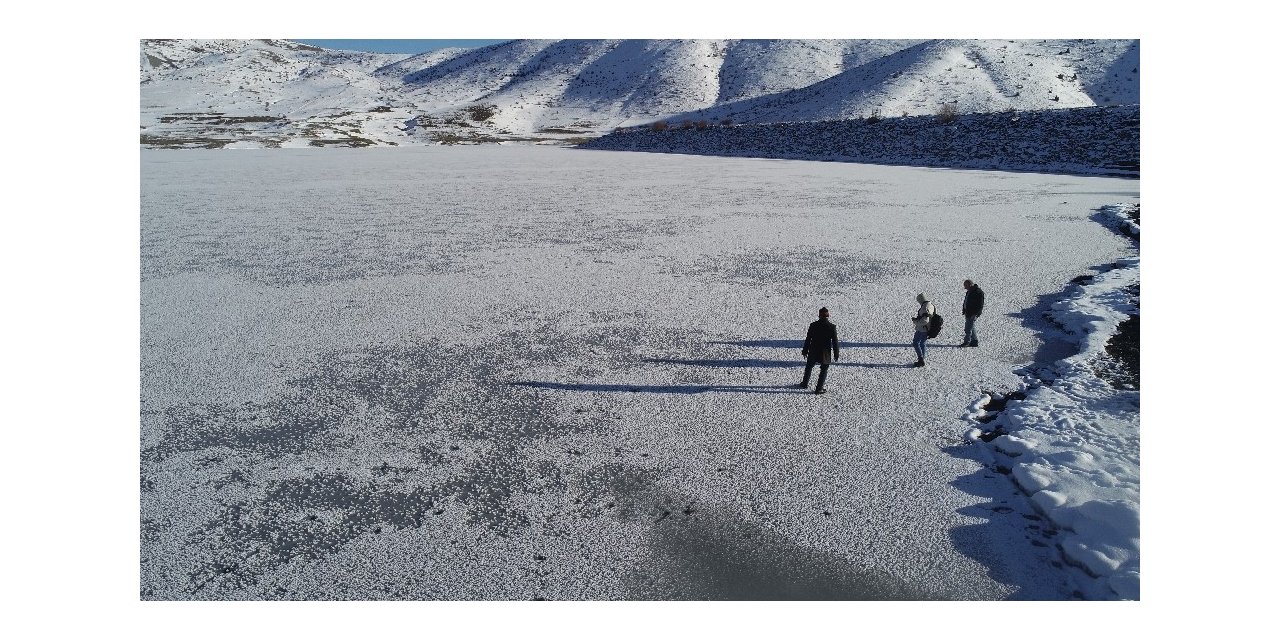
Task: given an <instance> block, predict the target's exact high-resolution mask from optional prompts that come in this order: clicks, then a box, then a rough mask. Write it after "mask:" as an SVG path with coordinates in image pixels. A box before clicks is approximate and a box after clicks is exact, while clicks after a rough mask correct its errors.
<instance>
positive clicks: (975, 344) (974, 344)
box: [969, 341, 978, 347]
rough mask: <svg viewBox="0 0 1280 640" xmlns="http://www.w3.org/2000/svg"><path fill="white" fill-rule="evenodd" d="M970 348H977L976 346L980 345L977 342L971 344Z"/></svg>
mask: <svg viewBox="0 0 1280 640" xmlns="http://www.w3.org/2000/svg"><path fill="white" fill-rule="evenodd" d="M969 346H971V347H976V346H978V343H977V341H974V342H970V343H969Z"/></svg>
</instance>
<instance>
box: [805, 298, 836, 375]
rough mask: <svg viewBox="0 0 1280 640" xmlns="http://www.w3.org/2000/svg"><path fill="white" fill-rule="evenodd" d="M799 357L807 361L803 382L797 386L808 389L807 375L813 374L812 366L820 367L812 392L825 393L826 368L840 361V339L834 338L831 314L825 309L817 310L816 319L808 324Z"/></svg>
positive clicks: (834, 329) (834, 330) (834, 331)
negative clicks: (816, 382)
mask: <svg viewBox="0 0 1280 640" xmlns="http://www.w3.org/2000/svg"><path fill="white" fill-rule="evenodd" d="M833 354H834V357H832V355H833ZM800 355H802V356H805V357H806V358H807V360H806V361H805V365H804V380H802V381H801V382H800V385H799V386H801V387H804V388H806V389H807V388H809V374H810V373H812V372H813V365H815V364H816V365H821V369H819V371H818V386H817V387H815V388H814V389H813V392H814V393H826V392H827V390H826V388H825V386H824V385H825V383H826V382H827V367H829V366H831V362H832V361H834V360H839V359H840V338H839V337H838V336H836V325H834V324H832V323H831V312H830V311H827V308H826V307H823V308H821V309H818V319H817V320H814V321H813V322H811V323H810V324H809V332H808V333H807V334H805V337H804V348H802V349H800Z"/></svg>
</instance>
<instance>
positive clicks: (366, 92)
mask: <svg viewBox="0 0 1280 640" xmlns="http://www.w3.org/2000/svg"><path fill="white" fill-rule="evenodd" d="M140 66H141V105H142V109H141V142H142V145H143V146H146V147H154V148H235V147H306V146H376V145H421V144H451V143H481V142H517V141H520V142H532V143H555V144H564V143H578V142H583V141H585V140H586V139H590V138H595V137H597V136H600V135H603V134H606V133H609V132H612V131H614V130H615V129H618V128H624V129H625V128H629V127H639V126H650V125H652V124H653V123H655V122H670V123H682V122H711V123H715V124H722V123H732V124H770V123H784V122H787V123H803V122H822V121H841V120H855V119H856V120H865V119H868V118H870V119H873V120H878V119H891V118H903V117H908V118H909V117H913V116H926V115H928V116H932V115H937V114H939V113H945V114H954V115H964V114H982V113H999V112H1010V111H1041V110H1050V109H1067V108H1078V107H1093V106H1120V105H1137V104H1139V100H1138V98H1139V94H1140V91H1139V85H1140V69H1139V41H1138V40H514V41H510V42H504V43H502V44H497V45H492V46H488V47H482V48H478V49H444V50H439V51H433V52H430V53H425V54H420V55H415V56H408V57H406V56H403V55H398V54H384V53H361V52H354V51H339V50H332V49H322V48H318V47H313V46H309V45H304V44H301V43H297V42H291V41H288V40H143V41H141V51H140Z"/></svg>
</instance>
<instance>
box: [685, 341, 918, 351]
mask: <svg viewBox="0 0 1280 640" xmlns="http://www.w3.org/2000/svg"><path fill="white" fill-rule="evenodd" d="M707 344H725V345H731V346H735V347H771V348H774V349H795V350H797V351H798V350H800V349H802V348H804V340H721V341H715V342H708V343H707ZM910 346H911V343H909V342H908V343H901V344H899V343H896V342H844V341H841V342H840V348H841V349H878V348H882V347H910Z"/></svg>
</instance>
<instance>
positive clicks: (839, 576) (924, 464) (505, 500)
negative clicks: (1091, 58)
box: [140, 147, 1139, 599]
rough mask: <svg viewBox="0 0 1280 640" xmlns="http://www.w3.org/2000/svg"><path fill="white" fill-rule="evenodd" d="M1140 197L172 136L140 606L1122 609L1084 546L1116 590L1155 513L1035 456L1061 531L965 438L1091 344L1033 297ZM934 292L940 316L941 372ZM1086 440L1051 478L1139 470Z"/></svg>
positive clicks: (1012, 180) (155, 257)
mask: <svg viewBox="0 0 1280 640" xmlns="http://www.w3.org/2000/svg"><path fill="white" fill-rule="evenodd" d="M1138 187H1139V185H1138V182H1137V181H1133V180H1121V179H1114V178H1086V177H1066V176H1049V175H1034V174H1012V173H999V172H988V171H948V170H936V169H918V168H907V167H882V166H866V165H854V164H832V163H816V162H800V161H780V160H759V159H745V158H710V157H690V156H680V155H655V154H624V153H616V152H614V153H610V152H594V151H583V150H570V149H556V148H538V147H471V148H452V149H450V148H431V147H426V148H412V149H366V150H347V149H314V150H311V149H297V150H292V149H278V150H237V151H220V152H207V151H163V152H153V151H143V152H142V256H141V258H142V265H141V266H142V282H141V295H142V298H141V301H142V336H141V337H142V345H141V347H142V363H141V365H142V387H141V391H142V409H143V414H142V432H141V437H142V440H141V449H142V451H141V453H142V468H141V477H140V487H141V503H142V508H141V517H142V522H141V546H142V566H141V592H142V597H143V598H144V599H165V598H174V599H192V598H194V599H253V598H266V599H295V598H309V599H344V598H359V599H399V598H424V599H441V598H443V599H490V598H505V599H533V598H547V599H623V598H626V599H653V598H658V599H679V598H695V599H697V598H708V599H718V598H740V599H770V598H800V599H821V598H838V599H861V598H865V599H880V598H897V599H915V598H946V599H999V598H1017V599H1059V598H1070V597H1073V595H1074V596H1075V597H1079V596H1081V595H1083V596H1085V597H1102V596H1100V595H1099V594H1098V592H1097V590H1093V589H1091V588H1090V587H1091V586H1092V582H1091V580H1089V579H1084V578H1083V576H1084V575H1085V574H1084V573H1083V572H1080V571H1078V570H1076V569H1073V568H1072V567H1070V566H1069V563H1064V561H1063V553H1064V551H1063V550H1065V553H1066V558H1067V560H1069V562H1074V563H1081V564H1084V565H1085V566H1090V564H1089V563H1091V562H1092V563H1094V564H1098V563H1102V564H1105V563H1106V562H1111V563H1113V564H1115V565H1116V569H1115V570H1114V571H1113V573H1112V574H1110V575H1112V577H1113V578H1114V579H1112V580H1111V581H1110V584H1112V585H1117V584H1118V585H1120V588H1121V589H1123V585H1124V578H1125V576H1124V575H1121V574H1123V572H1126V571H1129V570H1131V569H1132V570H1136V566H1131V565H1135V564H1136V563H1129V558H1128V557H1122V556H1121V555H1120V554H1118V553H1113V552H1112V551H1111V550H1110V549H1104V548H1100V547H1099V546H1097V545H1096V544H1095V543H1096V542H1098V541H1100V540H1104V539H1105V540H1108V541H1109V540H1114V539H1116V538H1113V537H1104V536H1102V535H1101V534H1097V533H1096V532H1092V531H1091V530H1090V527H1094V526H1096V525H1097V524H1098V523H1103V524H1106V525H1108V526H1113V527H1121V528H1124V529H1125V532H1128V529H1127V528H1126V527H1127V526H1128V525H1127V521H1125V520H1123V519H1121V520H1112V519H1110V518H1109V517H1104V518H1101V519H1100V518H1099V517H1098V516H1097V513H1098V512H1099V510H1098V508H1097V507H1099V506H1101V507H1108V506H1113V505H1114V504H1115V501H1116V500H1122V499H1127V498H1126V497H1124V496H1121V497H1115V496H1108V497H1106V498H1105V499H1098V500H1094V499H1093V498H1090V497H1088V496H1085V497H1084V498H1083V500H1085V502H1089V501H1091V500H1093V501H1095V502H1100V503H1101V504H1099V505H1094V506H1085V503H1080V504H1077V503H1076V502H1073V500H1077V499H1078V497H1077V496H1075V495H1074V494H1071V493H1070V491H1071V490H1072V487H1071V486H1069V482H1068V480H1070V477H1067V479H1061V480H1060V479H1058V476H1051V475H1045V474H1041V475H1042V476H1044V477H1046V478H1047V480H1046V482H1047V484H1046V487H1045V488H1046V489H1048V490H1049V491H1050V492H1056V493H1063V495H1064V496H1065V498H1066V499H1065V500H1064V501H1063V502H1062V503H1061V504H1060V505H1056V507H1055V508H1058V509H1060V510H1062V511H1061V512H1060V513H1058V512H1054V511H1051V510H1050V511H1048V514H1049V516H1050V517H1049V518H1048V519H1046V518H1045V512H1044V505H1043V504H1041V501H1042V500H1044V498H1035V497H1033V498H1031V499H1028V498H1026V497H1025V496H1024V494H1023V493H1022V492H1021V491H1020V490H1019V488H1018V487H1016V486H1015V485H1014V484H1013V483H1010V482H1009V481H1008V480H1007V478H1006V477H1004V476H1002V475H1001V474H999V473H997V470H996V468H995V466H994V465H991V464H988V463H987V461H986V460H984V457H983V456H984V455H988V454H989V452H987V451H985V450H984V449H983V448H982V447H980V446H977V445H974V444H971V443H969V442H967V441H966V439H965V438H964V435H965V432H966V430H967V429H968V428H970V427H971V426H972V423H971V422H970V417H971V416H972V414H973V413H974V411H973V407H974V403H975V401H977V400H978V399H979V398H982V397H983V396H984V395H985V394H990V393H999V392H1004V391H1006V390H1011V389H1017V388H1019V386H1020V385H1021V384H1023V382H1024V380H1023V378H1022V377H1021V376H1020V375H1019V374H1016V373H1014V372H1015V370H1017V369H1019V368H1020V367H1022V366H1024V365H1026V364H1028V363H1035V364H1039V365H1050V364H1052V363H1054V362H1055V361H1058V360H1061V359H1062V358H1065V357H1066V356H1068V355H1070V354H1071V353H1073V352H1074V348H1073V345H1071V344H1069V343H1065V342H1061V341H1055V340H1046V339H1045V336H1046V335H1050V334H1052V332H1054V331H1056V329H1055V328H1054V326H1053V325H1052V324H1051V323H1050V322H1049V321H1048V320H1046V319H1045V318H1043V317H1042V315H1041V312H1042V311H1044V310H1046V309H1047V308H1048V305H1049V304H1050V302H1051V301H1052V300H1055V299H1056V298H1057V297H1058V296H1059V295H1060V294H1061V292H1062V291H1063V290H1064V288H1065V287H1066V283H1068V282H1069V281H1071V280H1072V279H1073V278H1075V277H1076V276H1079V275H1081V274H1083V273H1087V272H1089V271H1090V270H1091V269H1093V268H1094V267H1097V266H1099V265H1109V264H1112V263H1115V262H1116V261H1118V260H1123V259H1125V258H1127V257H1129V256H1131V255H1132V254H1133V249H1132V247H1131V246H1130V241H1129V240H1128V239H1126V238H1124V237H1122V236H1119V235H1117V234H1115V233H1113V232H1112V231H1111V230H1109V229H1108V228H1107V227H1105V226H1104V225H1101V224H1099V223H1098V222H1097V221H1096V219H1095V218H1096V214H1097V211H1098V210H1099V208H1100V207H1102V206H1104V205H1109V204H1113V203H1116V202H1125V201H1136V198H1137V195H1138ZM965 278H972V279H973V280H975V281H976V282H978V283H979V284H980V285H981V286H982V287H983V288H984V289H985V290H986V291H987V298H988V300H987V310H986V312H985V313H984V315H983V318H982V320H981V323H982V324H981V325H980V331H981V332H982V333H981V335H982V341H983V346H982V347H981V348H979V349H957V348H953V347H952V345H954V344H955V343H957V342H958V341H959V328H960V326H961V325H962V320H961V319H960V318H959V317H958V316H959V307H960V303H961V299H962V296H963V290H962V288H961V286H960V283H961V281H962V280H964V279H965ZM921 291H924V292H926V293H927V294H929V295H930V296H931V297H932V298H933V300H935V302H936V303H937V305H938V308H939V310H940V311H941V312H942V313H943V314H944V315H946V317H947V327H946V329H944V334H943V336H942V337H941V338H940V339H939V340H938V341H935V342H934V343H933V344H932V345H931V350H930V354H929V366H928V367H926V368H924V369H923V370H921V369H913V368H911V367H910V366H909V364H910V362H912V361H913V360H914V356H913V355H912V354H911V347H910V345H909V341H910V331H911V328H910V322H909V320H908V317H909V316H910V315H911V314H912V313H914V310H915V303H914V298H915V295H916V293H918V292H921ZM820 306H827V307H830V308H831V309H832V310H833V312H834V318H833V319H834V321H835V322H836V323H837V324H838V325H839V327H840V332H841V337H842V339H843V341H844V343H845V346H844V347H843V349H842V356H843V357H842V359H841V361H840V362H839V363H838V364H837V365H836V366H834V367H833V368H832V372H831V375H830V383H829V386H830V388H831V393H830V394H828V395H826V396H821V397H818V396H814V395H812V394H808V393H804V392H803V391H802V390H799V389H796V388H794V387H792V386H791V385H794V384H795V383H796V382H798V379H799V376H800V365H801V360H800V356H799V341H800V339H801V338H802V337H803V330H804V327H805V326H806V325H807V324H808V322H809V321H810V320H811V319H812V317H813V316H814V314H815V311H816V309H817V308H818V307H820ZM1060 321H1061V320H1060ZM1068 373H1069V372H1068V371H1066V370H1062V375H1063V376H1064V378H1065V376H1066V375H1067V374H1068ZM1046 386H1047V385H1046ZM1045 393H1048V391H1046V392H1045ZM1080 402H1081V403H1083V402H1084V400H1081V401H1080ZM1009 406H1010V409H1009V410H1006V411H1005V412H1003V417H1002V418H1001V419H1002V420H1011V419H1012V416H1011V414H1012V413H1013V412H1014V411H1015V410H1016V409H1015V408H1016V407H1018V406H1024V407H1026V406H1030V405H1027V404H1026V403H1020V404H1010V405H1009ZM1072 415H1074V414H1070V415H1069V414H1062V416H1066V418H1067V419H1075V418H1073V417H1071V416H1072ZM1096 415H1097V416H1098V418H1097V419H1095V422H1096V423H1097V424H1089V425H1088V428H1090V429H1096V430H1098V432H1100V433H1101V432H1102V431H1103V430H1105V429H1108V428H1110V423H1108V422H1105V420H1103V418H1102V416H1103V412H1099V413H1097V414H1096ZM1135 415H1136V414H1135ZM1062 416H1060V415H1059V414H1058V413H1054V414H1052V415H1051V416H1049V417H1051V418H1052V419H1055V420H1057V419H1059V418H1060V417H1062ZM1108 419H1109V418H1108ZM1028 424H1030V423H1028ZM1024 431H1025V432H1024V433H1021V435H1019V434H1016V433H1014V432H1013V431H1012V430H1011V431H1010V436H1017V437H1019V438H1022V439H1023V440H1024V442H1029V443H1033V444H1034V443H1035V442H1036V439H1035V437H1034V435H1033V433H1032V432H1031V431H1030V430H1024ZM1125 433H1126V432H1124V431H1123V430H1121V431H1120V432H1118V434H1117V435H1115V436H1114V437H1125ZM1109 437H1110V436H1109ZM1134 437H1135V447H1136V432H1135V433H1134ZM1087 444H1092V443H1087ZM1050 445H1051V446H1053V447H1060V446H1062V445H1061V444H1059V443H1058V441H1057V440H1056V439H1055V440H1053V441H1049V442H1044V443H1041V445H1040V446H1041V447H1042V449H1039V450H1037V451H1042V450H1044V449H1043V448H1044V447H1048V446H1050ZM1056 451H1057V450H1056V449H1055V450H1054V451H1052V452H1047V455H1050V456H1054V457H1051V458H1048V460H1049V461H1050V462H1051V464H1052V465H1054V466H1053V467H1052V468H1051V469H1050V470H1051V471H1054V472H1058V471H1059V470H1062V469H1068V468H1070V469H1079V471H1080V473H1082V474H1084V473H1093V472H1095V471H1104V472H1106V473H1108V474H1111V475H1112V476H1113V477H1114V478H1115V479H1116V484H1117V491H1122V490H1124V489H1125V488H1127V487H1130V486H1131V487H1132V488H1133V489H1134V491H1135V492H1136V486H1137V485H1136V469H1137V464H1136V455H1135V460H1134V461H1133V465H1132V466H1123V468H1114V467H1113V466H1111V463H1105V464H1104V462H1103V461H1101V458H1100V455H1099V454H1098V453H1097V452H1096V451H1095V450H1094V449H1091V448H1090V447H1089V446H1083V445H1082V446H1080V447H1077V448H1075V449H1073V450H1070V451H1067V450H1065V448H1064V449H1063V452H1062V455H1057V453H1056ZM1135 451H1136V448H1135ZM1068 454H1071V455H1075V456H1076V457H1075V458H1070V457H1069V455H1068ZM1085 454H1088V455H1092V456H1094V458H1095V463H1094V464H1095V467H1096V468H1095V467H1090V466H1088V465H1086V464H1085V463H1083V462H1081V460H1082V459H1083V456H1084V455H1085ZM1001 455H1006V454H1001ZM1037 455H1039V454H1037ZM1070 465H1076V466H1074V467H1071V466H1070ZM1126 470H1128V471H1132V472H1133V476H1134V477H1133V483H1132V485H1130V484H1129V479H1130V478H1129V476H1128V475H1126V474H1127V473H1128V471H1126ZM1026 471H1027V472H1028V473H1026V474H1024V475H1027V477H1031V476H1030V473H1029V472H1030V471H1034V469H1028V470H1026ZM1020 473H1021V472H1020ZM1097 475H1098V474H1096V473H1095V474H1094V475H1093V476H1090V478H1091V479H1095V477H1096V476H1097ZM1023 480H1024V479H1023V478H1022V477H1019V482H1022V481H1023ZM1024 488H1025V486H1024ZM1117 495H1120V494H1117ZM1032 500H1034V501H1036V502H1035V503H1034V504H1033V502H1032ZM1134 503H1135V504H1136V497H1135V498H1134ZM1076 507H1079V508H1076ZM1068 511H1070V514H1071V515H1069V518H1071V519H1070V521H1068V520H1067V518H1068ZM1120 511H1121V515H1124V513H1123V509H1121V510H1120ZM1133 534H1134V539H1135V541H1136V521H1135V522H1134V528H1133ZM1074 542H1079V543H1080V545H1082V546H1072V545H1073V544H1074ZM1059 545H1062V547H1060V546H1059ZM1135 545H1136V542H1135ZM1060 548H1061V549H1063V550H1060ZM1134 550H1135V552H1136V546H1135V547H1134ZM1094 552H1097V553H1099V554H1101V555H1102V556H1105V559H1106V562H1104V560H1103V559H1101V558H1097V557H1093V558H1090V557H1089V554H1091V553H1094ZM1095 569H1096V567H1095ZM1095 569H1091V570H1095ZM1119 593H1120V595H1126V592H1124V591H1120V592H1119Z"/></svg>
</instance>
